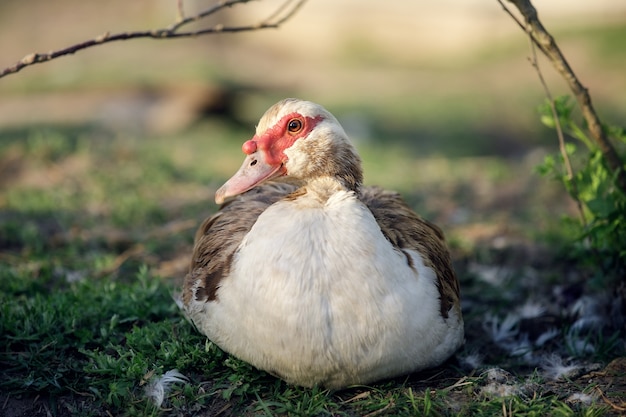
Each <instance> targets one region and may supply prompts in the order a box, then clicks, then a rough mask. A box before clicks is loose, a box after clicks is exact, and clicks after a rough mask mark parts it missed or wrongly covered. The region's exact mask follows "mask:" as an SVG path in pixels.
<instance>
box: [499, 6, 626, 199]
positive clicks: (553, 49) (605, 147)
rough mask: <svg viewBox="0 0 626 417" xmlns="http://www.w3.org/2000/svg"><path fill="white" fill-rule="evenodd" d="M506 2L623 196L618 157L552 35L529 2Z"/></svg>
mask: <svg viewBox="0 0 626 417" xmlns="http://www.w3.org/2000/svg"><path fill="white" fill-rule="evenodd" d="M509 1H510V2H511V3H513V4H514V5H515V6H516V7H517V9H518V10H519V11H520V13H521V14H522V16H524V20H525V22H526V24H525V25H524V26H522V27H523V28H524V30H525V31H527V32H528V34H529V35H530V37H531V39H532V41H533V43H534V44H535V45H537V47H538V48H539V50H541V52H543V53H544V54H545V55H546V56H547V57H548V59H549V60H550V62H551V63H552V65H553V66H554V68H555V69H556V71H557V72H558V73H559V74H560V75H561V76H562V77H563V78H564V79H565V81H566V82H567V84H568V86H569V88H570V90H571V91H572V93H573V94H574V97H576V100H577V101H578V105H579V106H580V109H581V112H582V115H583V117H584V119H585V121H586V122H587V126H588V129H589V133H590V134H591V137H593V139H594V140H595V141H596V143H597V144H598V146H599V148H600V150H601V151H602V155H603V157H604V160H605V161H606V164H607V166H608V168H609V169H610V170H611V171H612V172H613V174H614V175H615V178H616V185H617V186H618V187H619V188H620V189H621V190H622V192H624V193H626V172H624V163H623V162H622V161H621V159H620V157H619V155H618V154H617V152H616V151H615V148H614V147H613V144H612V143H611V142H610V141H609V138H608V137H607V134H606V131H605V130H604V128H603V127H602V122H601V121H600V118H599V117H598V114H597V113H596V111H595V109H594V107H593V104H592V103H591V96H590V95H589V91H588V90H587V88H585V87H584V86H583V85H582V83H581V82H580V81H579V79H578V77H576V74H574V71H573V70H572V68H571V67H570V65H569V64H568V62H567V60H566V59H565V56H563V54H562V53H561V50H560V49H559V47H558V45H557V44H556V42H555V40H554V38H553V37H552V35H550V33H549V32H548V31H547V30H546V29H545V28H544V27H543V24H542V23H541V21H540V20H539V16H538V15H537V10H536V9H535V7H534V6H533V5H532V3H531V2H530V0H509ZM498 2H499V3H500V4H501V5H502V7H504V9H505V10H506V11H507V13H508V14H509V15H510V16H512V17H513V18H514V19H515V17H514V16H513V14H512V13H510V11H509V10H508V9H506V7H505V6H504V4H503V3H502V1H501V0H498ZM515 21H516V22H518V24H520V22H519V21H518V20H517V19H515Z"/></svg>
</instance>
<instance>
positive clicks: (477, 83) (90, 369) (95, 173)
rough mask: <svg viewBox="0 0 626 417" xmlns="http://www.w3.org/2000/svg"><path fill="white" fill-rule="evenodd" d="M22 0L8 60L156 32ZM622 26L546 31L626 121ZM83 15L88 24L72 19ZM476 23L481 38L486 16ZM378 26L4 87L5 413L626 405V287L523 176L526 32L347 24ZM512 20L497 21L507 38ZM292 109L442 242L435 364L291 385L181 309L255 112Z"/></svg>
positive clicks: (0, 322) (11, 10)
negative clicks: (452, 311) (445, 248)
mask: <svg viewBox="0 0 626 417" xmlns="http://www.w3.org/2000/svg"><path fill="white" fill-rule="evenodd" d="M20 4H21V3H19V2H14V3H7V4H6V5H5V4H3V5H1V6H0V8H4V9H3V13H0V21H2V19H4V21H3V25H2V29H0V30H4V31H6V33H9V32H10V34H11V36H9V35H7V36H2V37H0V39H2V40H3V41H0V43H1V45H2V48H0V49H1V50H2V51H3V57H2V58H3V59H5V60H8V61H7V64H10V63H12V62H13V61H12V59H13V58H12V56H13V55H15V59H18V58H19V57H21V56H22V55H25V54H26V53H29V52H32V51H33V50H38V49H39V45H45V46H42V48H44V49H48V48H54V47H56V46H64V45H66V44H67V43H68V42H70V41H72V40H74V39H76V36H79V37H81V36H83V35H82V34H83V33H89V35H91V31H92V30H93V31H104V30H109V29H110V30H117V29H119V30H127V29H128V28H129V27H133V28H134V27H144V26H150V27H153V26H156V25H159V24H160V23H161V22H162V21H163V20H164V19H163V16H164V15H165V16H169V15H167V11H168V10H169V9H167V7H165V6H163V5H159V6H156V5H155V4H156V3H150V4H149V5H141V3H140V2H137V3H136V4H135V5H134V6H133V7H132V8H131V9H129V13H128V14H124V17H123V19H128V20H123V19H122V17H119V19H118V15H119V13H118V11H119V7H120V6H119V5H117V6H116V5H114V4H113V2H111V4H110V5H109V6H110V7H107V8H106V10H96V11H94V10H93V9H89V7H92V6H86V5H87V3H84V2H71V1H63V2H58V3H55V8H58V7H61V6H63V7H69V8H70V9H72V13H73V14H68V13H69V12H68V13H61V12H58V15H56V16H57V18H56V19H52V18H50V17H51V16H55V14H54V13H56V12H55V10H52V9H50V8H48V6H47V3H46V2H42V3H41V4H40V6H41V7H37V8H32V9H31V10H29V9H28V8H23V7H21V6H20ZM83 7H87V8H88V9H89V10H87V9H82V8H83ZM346 7H347V6H346ZM58 10H62V9H58ZM63 10H65V9H63ZM314 10H317V13H321V12H320V11H319V10H318V9H314ZM471 10H474V9H471ZM481 10H482V11H483V12H484V10H483V9H481ZM66 11H67V10H66ZM322 11H323V12H324V13H326V12H327V10H322ZM495 11H496V12H497V13H501V12H500V11H499V8H498V7H497V6H496V7H495ZM618 12H619V10H618V11H616V12H614V13H612V15H611V19H604V18H603V19H600V18H598V16H597V15H594V14H593V13H591V12H589V13H588V14H586V15H585V17H586V18H587V17H588V19H582V20H576V19H574V20H573V21H575V22H579V23H578V24H574V25H571V26H560V27H559V31H558V33H559V40H560V41H562V42H563V43H562V46H563V48H564V50H565V52H566V54H567V55H568V57H570V59H571V61H572V62H574V63H575V64H576V65H575V68H576V69H577V71H578V73H579V75H581V76H582V77H583V79H584V80H585V82H586V83H587V84H588V85H589V86H590V88H591V90H590V91H591V92H592V94H593V97H594V100H595V102H596V103H597V104H598V107H599V108H600V109H601V110H602V114H603V115H604V116H605V117H606V119H607V120H609V121H610V122H611V123H613V124H617V125H619V124H625V122H626V120H625V119H624V118H623V115H624V114H626V113H625V111H624V102H623V100H622V99H621V98H622V97H621V95H620V94H619V92H620V91H623V88H621V87H620V86H623V83H624V77H623V74H622V72H623V71H622V69H623V62H624V60H625V59H626V55H624V49H623V48H622V44H621V43H620V42H618V41H616V40H619V39H622V38H623V36H624V35H623V34H624V29H623V24H622V23H621V20H620V16H621V14H620V13H618ZM76 13H83V15H84V16H98V17H99V18H98V19H81V20H80V21H79V22H76V24H75V25H70V24H69V23H67V24H66V23H64V21H63V20H62V19H65V18H66V17H65V16H75V15H76ZM485 13H486V14H484V15H480V16H482V17H481V18H480V19H479V22H483V23H485V22H487V23H488V22H492V23H493V22H495V20H494V15H493V14H490V13H492V12H491V11H489V10H488V11H487V12H485ZM464 14H466V13H465V10H460V11H459V15H464ZM314 15H315V13H313V12H312V14H310V15H307V16H308V19H307V20H306V22H311V21H312V20H311V19H313V18H312V16H314ZM444 15H445V13H444ZM555 15H558V13H556V14H548V17H550V16H551V17H554V16H555ZM11 16H13V17H14V18H11ZM359 16H361V15H359ZM372 16H373V17H372ZM389 16H390V15H387V14H385V15H381V14H380V13H379V11H378V10H374V12H373V13H372V14H370V18H372V19H374V20H370V21H369V23H368V25H369V26H368V25H365V26H364V25H363V22H360V21H358V19H357V20H356V21H354V22H353V23H352V24H351V26H350V27H353V29H354V28H356V29H355V30H354V31H347V29H346V27H347V26H344V25H342V24H341V23H342V22H343V20H342V19H337V22H338V24H337V25H335V26H334V28H335V29H333V31H329V32H327V33H326V32H325V35H324V34H322V35H324V36H327V35H328V34H329V33H332V34H333V37H334V39H333V40H334V42H332V43H330V42H329V43H324V42H316V43H314V44H311V45H309V47H308V48H298V45H299V43H298V42H295V40H297V39H302V38H307V39H310V36H309V37H305V36H304V35H302V33H309V32H307V31H311V30H313V28H312V27H311V26H308V25H305V24H299V25H295V26H297V29H298V30H302V31H303V32H298V31H295V32H293V31H291V32H289V39H288V40H287V41H285V39H283V38H280V36H279V35H280V32H276V33H274V34H272V35H268V37H267V38H266V37H264V36H265V35H263V36H261V35H259V36H258V37H255V38H241V37H240V38H233V39H232V40H230V38H224V37H222V38H219V40H215V41H210V42H209V41H207V42H202V41H201V40H195V41H193V42H191V43H185V44H184V45H186V46H185V47H182V46H181V45H183V44H182V43H176V44H175V43H172V44H167V46H165V45H164V44H158V43H149V44H146V43H138V44H126V45H118V46H111V47H110V49H106V48H105V47H102V48H103V49H101V50H100V51H101V52H97V51H96V50H94V51H90V52H85V53H84V54H82V55H81V54H78V55H77V56H76V57H71V58H67V59H66V60H65V61H59V63H58V64H57V63H49V64H42V65H41V66H38V67H36V68H32V69H27V70H24V72H23V73H20V74H17V75H14V76H11V77H14V78H5V79H3V80H0V93H2V94H1V96H0V110H1V111H0V335H1V338H0V369H1V370H0V415H2V416H44V415H45V416H48V415H96V416H100V415H102V416H105V415H172V416H173V415H197V416H213V415H222V416H231V415H232V416H235V415H349V416H351V415H354V416H356V415H358V416H365V415H367V416H375V415H504V416H509V415H513V414H515V415H563V416H569V415H585V416H600V415H616V416H617V415H623V414H624V413H626V397H625V396H624V392H625V388H626V380H625V379H624V375H625V374H626V369H625V368H626V363H625V359H624V357H625V350H626V347H625V346H624V340H625V335H624V328H625V327H624V302H623V299H624V296H623V295H624V287H623V285H622V286H620V285H619V280H620V279H622V281H623V277H619V276H617V277H616V276H615V274H616V272H615V271H616V270H619V268H616V266H615V265H611V264H610V263H609V262H608V261H607V259H606V258H602V257H601V256H600V257H597V256H596V255H597V254H592V253H590V251H589V250H587V249H586V248H585V247H584V245H576V244H575V236H574V235H573V234H572V230H571V228H570V227H569V226H568V223H567V222H566V221H565V222H564V221H563V220H562V219H563V217H564V216H576V207H575V204H574V203H573V202H572V201H571V199H570V198H569V196H568V195H567V193H566V192H565V191H564V190H563V189H562V188H561V186H560V184H558V182H556V181H552V180H550V178H544V177H541V176H539V175H537V174H536V166H537V165H539V164H540V163H541V162H542V161H543V159H544V157H545V156H546V155H550V154H553V153H554V152H556V148H557V146H556V140H555V137H554V134H553V132H552V131H550V130H548V129H545V128H543V127H542V126H541V124H540V123H539V120H538V116H537V114H536V111H535V108H536V107H537V106H538V105H539V104H541V102H542V101H543V93H542V91H541V89H540V87H539V86H538V84H537V80H536V75H535V74H534V73H533V71H532V69H531V68H530V67H529V66H528V64H527V62H526V56H527V55H528V52H527V50H526V47H527V45H526V42H525V40H524V39H518V38H516V37H515V36H516V35H520V34H517V32H513V31H510V32H507V31H504V32H499V33H501V34H503V36H502V37H500V38H499V39H498V40H497V41H496V42H495V43H486V42H487V40H489V39H490V38H489V36H487V35H488V34H489V33H488V32H480V31H479V32H472V33H473V35H472V36H469V35H467V34H466V33H465V32H463V31H460V35H458V33H457V32H453V31H449V33H448V32H446V36H449V38H446V39H447V40H445V39H443V38H439V40H440V42H434V41H433V39H435V38H436V36H435V35H436V34H437V33H439V32H440V30H439V29H440V28H437V27H425V26H424V25H423V24H421V25H418V26H419V27H422V28H424V32H419V34H420V35H419V36H417V35H416V36H415V37H411V36H408V37H407V35H406V32H402V33H403V35H401V36H400V32H398V33H396V34H394V33H391V32H392V31H385V33H380V34H377V32H375V31H366V32H365V33H364V32H363V31H362V30H361V31H359V30H357V29H359V28H363V27H371V25H372V24H373V23H372V22H374V23H376V22H377V21H378V20H377V19H380V20H381V21H382V22H385V24H384V25H383V26H382V27H384V28H390V27H393V24H390V23H389V22H394V21H395V20H394V19H395V18H391V17H389ZM407 16H411V14H409V13H404V14H403V16H402V19H407V18H408V17H407ZM476 16H478V14H477V15H476ZM568 16H569V15H568ZM594 16H595V18H594ZM602 16H604V17H606V16H605V15H602ZM602 16H601V17H602ZM27 17H28V21H29V22H32V23H33V24H32V25H24V24H21V23H20V22H24V21H25V20H26V19H27ZM339 17H341V16H339ZM502 18H503V19H505V17H504V16H503V17H502ZM388 19H391V20H388ZM402 19H401V20H398V21H396V23H397V22H400V21H402V22H404V20H402ZM568 19H569V17H568ZM71 20H72V21H76V19H74V18H72V19H71ZM548 20H549V19H548ZM430 21H434V20H429V19H428V18H426V17H424V18H423V20H422V21H421V22H422V23H428V22H430ZM598 21H600V22H602V24H598V23H597V22H598ZM450 22H452V23H450ZM580 22H584V24H582V23H580ZM594 22H596V23H594ZM474 23H476V22H474ZM501 23H502V22H499V23H497V25H496V26H489V27H491V28H493V27H497V28H499V29H498V30H503V29H502V28H505V27H508V24H511V25H512V23H510V22H507V23H506V24H501ZM561 23H562V21H561ZM51 24H53V25H54V26H52V27H51V26H50V25H51ZM448 24H449V25H451V26H446V27H456V28H461V29H464V28H465V29H466V28H467V26H463V25H459V21H458V20H454V19H452V20H450V21H449V22H448V23H446V25H448ZM397 26H398V25H397ZM400 26H402V27H403V28H405V26H406V28H409V29H410V28H411V27H412V26H407V25H405V24H402V25H400ZM474 26H475V27H479V28H484V27H487V26H486V25H485V24H475V25H474ZM65 27H67V28H71V29H72V30H52V29H53V28H65ZM51 28H52V29H51ZM342 28H343V29H344V30H345V31H342ZM409 29H407V30H409ZM388 32H389V33H388ZM76 33H79V35H76ZM98 33H99V32H98ZM411 33H413V32H411ZM455 33H457V37H454V36H455V35H454V34H455ZM514 33H515V34H516V35H514ZM322 35H320V36H322ZM505 35H506V36H505ZM276 36H278V37H276ZM307 36H308V35H307ZM398 36H400V38H402V39H403V40H405V41H404V42H399V41H398V39H399V38H398ZM520 36H521V35H520ZM87 37H88V36H87ZM461 38H467V43H463V44H461V43H459V39H461ZM16 39H17V40H20V42H17V41H16ZM80 40H82V38H81V39H80ZM492 40H493V39H492ZM444 41H445V42H444ZM2 42H4V43H2ZM41 42H46V43H41ZM55 42H56V43H55ZM264 42H268V43H264ZM444 43H445V45H444V46H446V47H445V48H439V47H435V46H437V45H439V46H441V45H443V44H444ZM135 45H137V46H135ZM324 45H327V46H328V47H327V48H322V47H321V46H324ZM294 50H295V52H294V54H292V53H291V52H293V51H294ZM287 51H290V52H289V53H287ZM407 51H411V53H410V54H407V53H406V52H407ZM305 52H306V53H305ZM418 52H419V53H418ZM5 53H6V54H8V55H11V56H5V55H4V54H5ZM207 56H209V57H211V58H212V59H207ZM451 57H453V58H451ZM183 63H184V64H185V65H183ZM316 63H317V64H316ZM277 68H279V69H280V70H277ZM544 68H545V67H544ZM546 72H547V70H546ZM547 78H548V81H549V83H550V84H551V85H552V86H554V88H555V91H554V94H561V93H562V91H563V88H562V85H560V84H558V81H557V80H556V78H555V77H554V75H553V74H551V73H548V74H547ZM13 80H14V81H13ZM283 96H300V97H304V98H310V99H314V100H317V101H319V102H321V103H322V104H324V105H325V106H326V107H327V108H328V109H329V110H331V111H332V112H333V113H334V114H335V115H336V116H337V117H338V118H339V120H340V121H341V122H342V123H343V124H344V126H345V127H346V130H347V131H348V133H349V134H350V135H351V136H352V138H353V139H354V140H355V142H356V146H357V148H358V150H359V152H360V153H361V155H362V157H363V160H364V168H365V176H366V183H368V184H378V185H381V186H384V187H386V188H390V189H395V190H398V191H400V192H401V193H402V194H403V195H404V196H405V198H406V199H407V201H408V202H409V203H410V205H411V206H412V207H414V208H415V209H416V210H417V211H418V212H419V213H420V214H422V215H423V216H424V217H426V218H428V219H429V220H432V221H434V222H435V223H437V224H438V225H439V226H441V227H442V228H443V230H444V231H445V233H446V235H447V238H448V241H449V244H450V247H451V250H452V255H453V259H454V264H455V269H456V271H457V274H458V276H459V280H460V283H461V292H462V300H463V302H462V303H463V304H462V306H463V312H464V317H465V324H466V345H465V346H464V348H463V349H461V350H460V351H459V352H458V354H457V355H455V357H454V358H452V359H451V360H450V361H449V362H447V363H446V364H444V365H443V366H442V367H439V368H437V369H433V370H429V371H425V372H420V373H417V374H415V375H411V376H408V377H406V378H398V379H395V380H392V381H383V382H380V383H376V384H373V385H372V386H369V387H353V388H349V389H347V390H343V391H339V392H329V391H325V390H322V389H317V388H315V389H303V388H298V387H292V386H288V385H286V384H285V383H283V382H281V381H280V380H277V379H275V378H273V377H271V376H269V375H266V374H265V373H262V372H259V371H257V370H255V369H253V368H251V367H250V366H248V365H246V364H245V363H243V362H240V361H238V360H236V359H234V358H231V357H229V356H228V355H226V354H224V353H223V352H221V351H220V350H219V349H217V347H215V346H214V345H212V344H211V343H210V342H208V341H206V340H205V339H204V338H203V337H202V336H201V335H200V334H198V333H197V332H196V331H195V330H194V329H193V328H192V327H191V325H190V324H189V323H188V322H187V321H186V320H185V319H184V318H183V317H182V315H181V314H180V312H179V310H178V307H177V306H176V304H175V302H174V298H175V295H176V291H178V289H179V288H180V284H181V280H182V278H183V276H184V274H185V271H186V268H187V265H188V262H189V257H190V254H191V250H192V244H193V242H192V239H193V235H194V232H195V229H196V228H197V227H198V226H199V225H200V223H201V222H202V220H203V219H204V218H205V217H206V216H208V215H210V214H212V213H214V212H215V210H216V209H217V207H216V206H215V205H214V204H213V203H212V200H213V193H214V191H215V190H216V189H217V187H218V186H219V185H220V184H221V183H222V182H223V181H224V180H225V179H226V178H228V177H229V176H230V175H231V174H232V173H233V172H234V170H236V169H237V167H239V165H240V162H241V157H242V154H241V150H240V146H241V144H242V143H243V142H244V141H245V140H247V139H249V137H250V136H251V134H252V132H253V128H254V123H255V122H256V119H257V118H258V117H259V116H260V114H261V113H262V111H263V110H264V109H265V108H266V107H268V106H269V105H270V104H272V103H273V101H275V100H277V99H278V98H282V97H283ZM570 140H571V138H570ZM598 260H600V261H598ZM172 369H177V370H178V371H180V372H181V373H182V374H183V375H184V378H186V380H185V379H184V378H183V377H181V379H183V381H178V382H174V383H173V384H171V386H170V387H169V388H170V390H169V391H167V392H165V390H164V391H163V392H162V394H163V398H162V400H163V401H162V403H161V405H160V406H155V405H154V403H153V399H154V398H158V397H159V395H158V394H159V389H158V388H159V387H162V386H161V385H158V381H159V379H158V377H159V376H161V375H163V374H165V373H166V372H167V371H170V370H172ZM185 381H186V382H185ZM147 387H151V390H147ZM149 393H151V395H148V394H149Z"/></svg>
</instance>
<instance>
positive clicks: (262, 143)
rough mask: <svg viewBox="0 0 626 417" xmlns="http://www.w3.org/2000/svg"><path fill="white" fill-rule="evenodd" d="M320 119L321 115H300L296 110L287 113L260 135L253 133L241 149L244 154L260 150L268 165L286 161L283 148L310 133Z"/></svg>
mask: <svg viewBox="0 0 626 417" xmlns="http://www.w3.org/2000/svg"><path fill="white" fill-rule="evenodd" d="M322 120H323V117H322V116H317V117H309V116H302V115H301V114H300V113H297V112H294V113H290V114H287V115H285V116H283V117H282V118H281V119H280V120H279V121H278V122H277V123H276V124H275V125H274V126H272V127H270V128H269V129H267V130H266V131H265V132H263V133H262V134H261V135H254V137H253V138H252V139H250V140H249V141H247V142H245V143H244V144H243V146H242V147H241V149H242V150H243V152H244V153H245V154H246V155H250V154H253V153H254V152H257V151H260V152H261V153H262V154H263V156H264V159H265V162H266V163H267V164H269V165H276V164H284V163H285V162H287V156H286V155H285V153H284V152H285V149H288V148H289V147H291V145H293V144H294V142H295V141H296V140H298V139H300V138H302V137H305V136H307V135H308V134H309V133H311V131H312V130H313V129H315V127H316V126H317V125H318V124H319V122H321V121H322Z"/></svg>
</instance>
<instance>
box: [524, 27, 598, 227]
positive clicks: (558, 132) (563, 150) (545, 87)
mask: <svg viewBox="0 0 626 417" xmlns="http://www.w3.org/2000/svg"><path fill="white" fill-rule="evenodd" d="M527 32H528V46H529V48H530V52H531V56H530V58H529V60H530V64H531V65H532V67H533V68H534V69H535V72H536V73H537V77H539V82H540V83H541V86H542V87H543V91H544V94H545V95H546V97H547V98H548V102H549V103H550V111H551V112H552V119H553V120H554V126H555V128H556V135H557V137H558V138H559V150H560V152H561V156H562V157H563V163H564V164H565V170H566V171H567V177H566V180H567V182H568V183H569V184H570V186H571V187H572V193H571V195H572V198H573V199H574V201H575V202H576V207H577V208H578V214H579V215H580V220H581V222H582V224H583V226H585V227H586V226H587V219H586V218H585V211H584V209H583V203H582V202H581V201H580V196H579V194H578V185H577V184H576V180H575V178H574V170H573V169H572V163H571V162H570V159H569V155H568V154H567V149H566V147H565V136H564V135H563V129H562V127H561V118H560V117H559V113H558V112H557V111H556V106H555V105H554V98H553V97H552V93H551V92H550V88H549V87H548V84H547V83H546V80H545V78H543V73H542V72H541V68H539V60H538V59H537V50H536V49H535V43H534V42H533V39H532V36H531V35H530V31H527Z"/></svg>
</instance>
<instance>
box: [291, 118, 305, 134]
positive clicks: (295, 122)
mask: <svg viewBox="0 0 626 417" xmlns="http://www.w3.org/2000/svg"><path fill="white" fill-rule="evenodd" d="M287 130H288V131H289V133H298V132H299V131H300V130H302V121H301V120H300V119H291V120H290V121H289V123H287Z"/></svg>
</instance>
